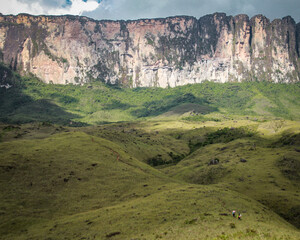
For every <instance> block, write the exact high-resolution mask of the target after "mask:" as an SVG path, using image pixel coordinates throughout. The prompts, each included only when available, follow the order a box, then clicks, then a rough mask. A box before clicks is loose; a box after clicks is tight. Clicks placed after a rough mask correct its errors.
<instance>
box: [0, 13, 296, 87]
mask: <svg viewBox="0 0 300 240" xmlns="http://www.w3.org/2000/svg"><path fill="white" fill-rule="evenodd" d="M299 52H300V25H299V23H298V24H297V25H296V23H295V22H294V20H293V19H292V18H291V17H285V18H283V19H276V20H274V21H272V22H270V21H269V20H268V19H267V18H266V17H264V16H262V15H257V16H254V17H253V18H251V19H250V20H249V17H248V16H246V15H237V16H235V17H232V16H226V15H225V14H222V13H216V14H212V15H207V16H204V17H202V18H200V19H199V20H197V19H196V18H193V17H186V16H179V17H170V18H165V19H144V20H136V21H95V20H92V19H89V18H86V17H75V16H60V17H52V16H38V17H35V16H30V15H18V16H11V15H10V16H3V15H0V60H1V61H3V62H5V63H6V64H9V65H10V66H11V68H12V69H14V70H17V71H19V72H21V73H33V74H35V75H36V76H37V77H39V78H41V79H42V80H43V81H45V82H47V83H58V84H67V83H74V84H80V83H85V82H89V81H91V80H92V79H98V80H101V81H105V82H109V83H112V84H115V83H119V84H122V85H124V86H129V87H139V86H159V87H168V86H170V87H174V86H178V85H184V84H188V83H199V82H202V81H205V80H209V81H217V82H228V81H256V80H258V81H259V80H267V81H273V82H298V81H299V77H300V73H299V72H300V71H299V69H300V60H299Z"/></svg>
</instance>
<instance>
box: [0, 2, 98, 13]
mask: <svg viewBox="0 0 300 240" xmlns="http://www.w3.org/2000/svg"><path fill="white" fill-rule="evenodd" d="M99 5H100V3H98V1H96V0H88V1H86V2H85V1H82V0H70V4H67V5H66V4H64V5H62V4H60V5H59V4H58V5H56V6H55V5H54V4H53V5H52V6H49V5H48V6H45V5H44V3H43V1H39V0H34V1H29V2H28V1H24V0H23V1H22V0H10V1H7V0H0V12H1V13H2V14H19V13H29V14H33V15H43V14H44V15H64V14H71V15H82V14H83V12H92V11H95V10H96V9H97V8H98V7H99Z"/></svg>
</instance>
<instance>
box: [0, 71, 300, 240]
mask: <svg viewBox="0 0 300 240" xmlns="http://www.w3.org/2000/svg"><path fill="white" fill-rule="evenodd" d="M4 72H5V74H6V75H5V76H8V77H7V78H6V81H7V82H8V83H9V84H10V85H12V86H13V87H11V88H8V89H6V88H0V122H1V123H0V189H1V191H0V239H136V240H137V239H272V240H273V239H274V240H275V239H276V240H277V239H278V240H279V239H295V240H297V239H300V231H299V228H300V204H299V203H300V187H299V186H300V185H299V183H300V121H299V120H300V104H299V102H300V101H299V100H300V85H299V84H290V85H288V84H272V83H268V82H243V83H226V84H217V83H212V82H204V83H202V84H195V85H186V86H182V87H176V88H168V89H161V88H137V89H130V88H121V87H119V86H110V85H106V84H104V83H101V82H97V81H92V82H90V83H89V84H86V85H82V86H75V85H51V84H49V85H47V84H44V83H42V82H41V81H39V80H38V79H35V78H34V77H32V76H27V77H21V76H19V75H18V74H16V73H14V72H11V71H9V69H7V68H6V67H5V66H1V68H0V76H1V77H2V79H3V76H4ZM1 84H3V83H2V82H1ZM233 210H235V211H236V212H237V213H241V215H242V218H241V220H238V219H237V217H233V216H232V214H231V213H232V211H233Z"/></svg>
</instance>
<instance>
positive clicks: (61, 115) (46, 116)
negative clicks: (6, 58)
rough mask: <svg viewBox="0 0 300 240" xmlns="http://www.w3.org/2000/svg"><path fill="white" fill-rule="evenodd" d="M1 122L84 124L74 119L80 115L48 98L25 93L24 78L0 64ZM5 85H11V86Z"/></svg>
mask: <svg viewBox="0 0 300 240" xmlns="http://www.w3.org/2000/svg"><path fill="white" fill-rule="evenodd" d="M0 79H1V82H0V83H1V86H2V87H1V88H0V122H3V123H12V124H22V123H29V122H50V123H55V124H61V125H70V124H71V125H72V126H83V125H86V124H84V123H81V122H73V121H72V119H74V118H79V117H80V116H78V115H76V114H72V113H69V112H66V111H65V110H64V109H63V108H61V107H60V106H58V105H56V104H55V103H53V102H51V100H48V99H38V100H35V99H33V98H32V97H30V96H28V95H26V94H25V93H24V91H23V90H24V88H26V86H25V85H24V84H22V79H21V78H20V77H19V76H17V75H15V74H14V73H13V72H12V71H11V70H10V69H8V68H6V67H5V66H2V65H1V66H0ZM5 86H11V87H9V88H7V87H5Z"/></svg>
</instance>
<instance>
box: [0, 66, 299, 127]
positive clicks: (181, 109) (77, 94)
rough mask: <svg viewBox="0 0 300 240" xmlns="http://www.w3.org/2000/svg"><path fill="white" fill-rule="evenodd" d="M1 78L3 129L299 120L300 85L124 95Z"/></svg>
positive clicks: (1, 71)
mask: <svg viewBox="0 0 300 240" xmlns="http://www.w3.org/2000/svg"><path fill="white" fill-rule="evenodd" d="M4 75H9V76H10V77H8V78H6V79H7V80H6V82H9V83H10V84H11V85H12V86H13V87H11V88H9V89H5V88H0V115H1V117H0V120H1V121H2V122H8V123H24V122H33V121H40V122H42V121H48V122H54V123H58V124H64V125H70V123H71V122H72V125H73V126H82V125H86V124H99V123H106V122H119V121H133V120H137V119H141V118H143V119H145V118H146V119H151V118H160V119H181V118H185V119H186V120H189V121H203V120H204V121H205V120H217V121H218V120H222V119H224V118H227V117H230V118H232V117H234V118H236V116H247V117H253V118H255V117H258V116H261V117H265V118H268V119H269V118H276V117H277V118H278V117H279V118H284V119H290V120H297V119H299V118H300V107H299V104H298V103H299V101H300V85H299V84H290V85H288V84H272V83H267V82H244V83H225V84H218V83H212V82H205V83H202V84H194V85H186V86H182V87H176V88H169V89H161V88H136V89H129V88H118V87H117V86H108V85H105V84H103V83H99V82H94V83H91V84H87V85H84V86H74V85H52V84H49V85H47V84H44V83H42V82H40V81H39V80H37V79H35V78H34V77H20V76H18V75H17V74H15V73H13V72H10V70H9V69H7V68H5V67H4V66H1V67H0V76H4ZM2 84H3V83H2Z"/></svg>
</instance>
